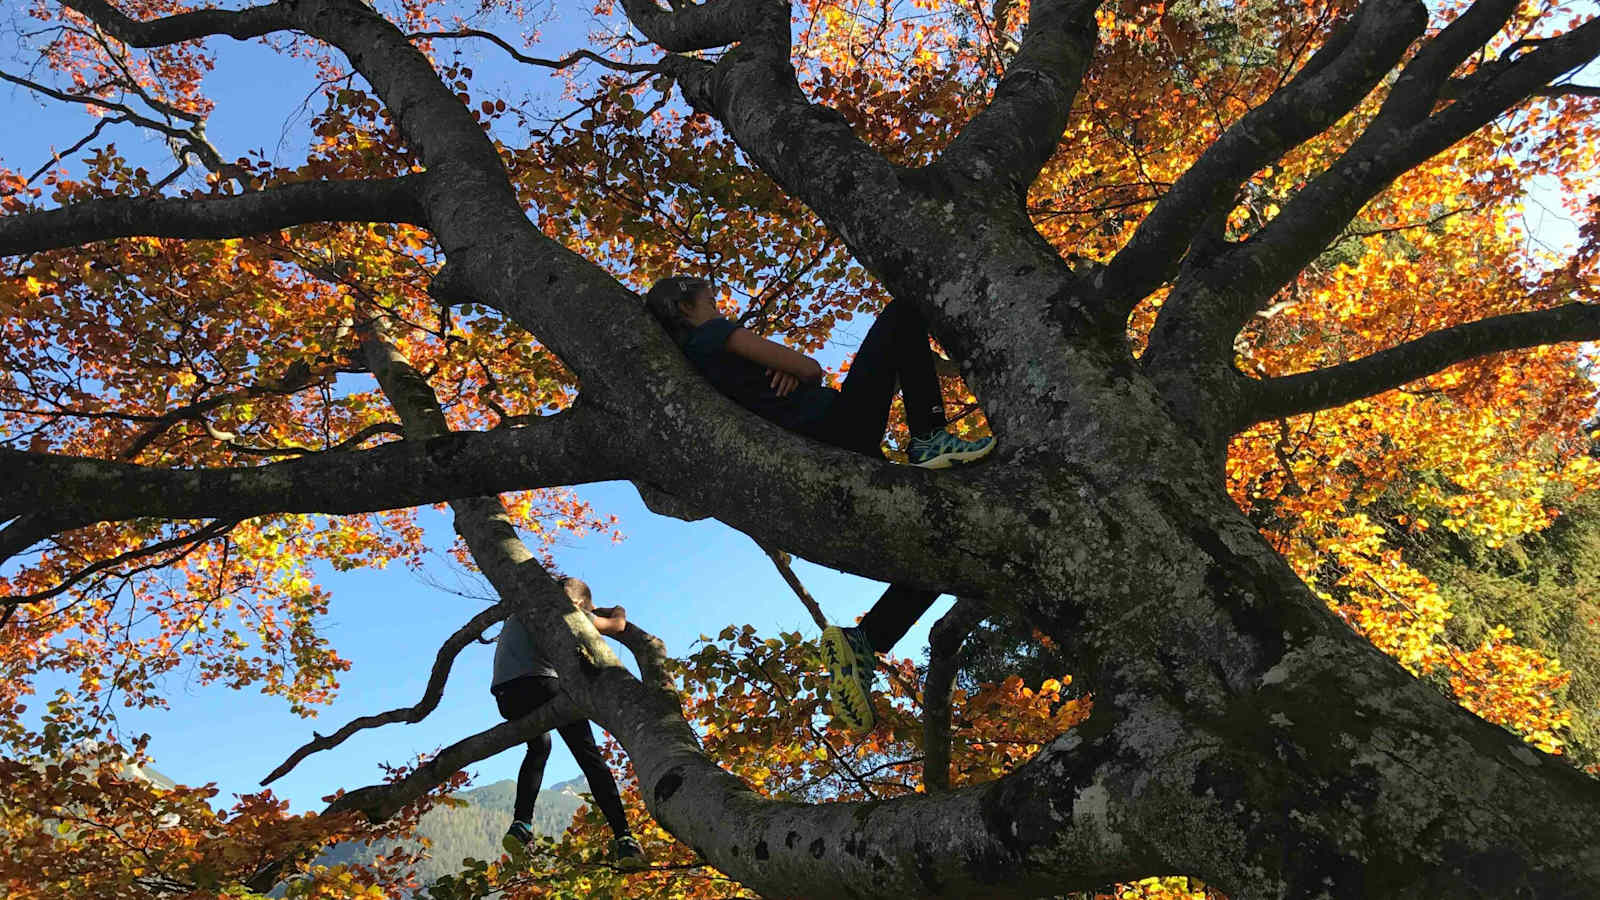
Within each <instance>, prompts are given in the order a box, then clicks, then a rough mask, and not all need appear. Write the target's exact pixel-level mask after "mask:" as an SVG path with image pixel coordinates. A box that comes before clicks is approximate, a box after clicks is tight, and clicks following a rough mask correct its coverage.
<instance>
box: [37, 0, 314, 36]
mask: <svg viewBox="0 0 1600 900" xmlns="http://www.w3.org/2000/svg"><path fill="white" fill-rule="evenodd" d="M62 4H63V5H64V6H66V7H67V8H68V9H72V10H75V11H77V12H79V13H81V14H83V15H84V16H86V17H88V18H89V20H90V21H92V22H94V23H95V24H96V25H99V26H100V27H101V28H103V29H105V31H106V33H107V34H109V35H111V36H112V37H114V38H116V39H117V40H119V41H122V42H123V43H124V44H128V45H129V46H133V47H161V46H165V45H167V44H176V43H180V42H182V41H193V40H198V39H200V38H203V37H210V36H212V35H226V36H228V37H231V38H234V39H235V40H241V41H243V40H248V39H250V38H256V37H261V36H262V35H266V34H271V33H272V32H274V31H285V30H287V29H290V28H292V27H294V26H293V23H292V21H291V19H290V10H289V7H290V4H287V3H268V4H264V5H261V6H250V7H246V8H244V9H241V10H225V9H199V10H194V11H193V12H185V13H178V14H176V15H171V16H164V17H162V18H159V19H151V20H149V21H145V22H141V21H137V20H135V19H132V18H129V17H128V15H127V14H125V13H124V12H122V10H120V9H117V8H116V7H115V6H113V5H112V4H110V3H107V2H105V0H62Z"/></svg>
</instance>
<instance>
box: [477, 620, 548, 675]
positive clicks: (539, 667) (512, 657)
mask: <svg viewBox="0 0 1600 900" xmlns="http://www.w3.org/2000/svg"><path fill="white" fill-rule="evenodd" d="M524 675H545V676H549V677H551V678H554V677H556V670H555V669H554V668H552V667H551V665H550V664H549V663H548V662H546V661H545V659H544V657H542V656H540V655H539V651H538V649H537V648H535V647H534V646H533V638H532V637H531V636H530V635H529V634H528V629H526V628H524V627H522V620H521V619H519V618H517V617H516V616H512V617H511V618H509V619H506V623H505V625H503V626H501V628H500V637H499V638H497V639H496V640H495V642H494V680H493V681H491V682H489V686H490V687H491V688H492V687H494V686H495V685H499V684H504V683H505V682H507V681H510V680H511V679H513V678H521V677H523V676H524Z"/></svg>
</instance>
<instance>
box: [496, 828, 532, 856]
mask: <svg viewBox="0 0 1600 900" xmlns="http://www.w3.org/2000/svg"><path fill="white" fill-rule="evenodd" d="M532 840H533V828H532V826H530V825H529V824H528V823H527V822H512V823H511V827H510V828H507V829H506V833H505V836H504V837H502V838H501V839H500V846H502V847H504V848H506V853H508V854H510V855H511V861H512V862H513V863H516V864H517V865H519V866H525V865H527V864H528V844H529V842H531V841H532Z"/></svg>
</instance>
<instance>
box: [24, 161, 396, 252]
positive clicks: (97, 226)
mask: <svg viewBox="0 0 1600 900" xmlns="http://www.w3.org/2000/svg"><path fill="white" fill-rule="evenodd" d="M423 180H424V176H421V175H406V176H402V177H400V178H393V179H386V180H374V181H367V180H355V181H307V182H299V183H296V184H286V185H282V186H280V187H271V188H267V189H265V190H260V191H252V192H250V193H246V194H236V195H231V196H230V195H220V196H209V197H158V198H149V199H142V198H141V199H132V198H121V197H117V198H109V199H105V200H85V201H82V202H78V203H73V204H69V205H67V206H64V207H61V208H60V209H51V210H45V211H42V212H31V213H21V214H18V215H12V216H5V217H3V218H0V256H15V255H18V254H23V253H36V252H39V251H41V250H54V249H57V248H60V247H72V246H77V245H79V244H87V243H91V242H93V241H104V240H110V239H112V238H121V237H134V236H145V237H164V238H188V239H202V240H203V239H217V238H235V237H243V236H245V235H252V234H260V233H262V232H264V231H277V230H279V229H283V228H289V227H292V226H295V225H304V224H306V223H309V222H404V223H407V224H412V225H426V224H427V216H426V214H425V213H424V212H423V209H422V206H421V205H420V204H419V203H418V201H417V192H418V191H419V190H420V188H421V185H422V182H423Z"/></svg>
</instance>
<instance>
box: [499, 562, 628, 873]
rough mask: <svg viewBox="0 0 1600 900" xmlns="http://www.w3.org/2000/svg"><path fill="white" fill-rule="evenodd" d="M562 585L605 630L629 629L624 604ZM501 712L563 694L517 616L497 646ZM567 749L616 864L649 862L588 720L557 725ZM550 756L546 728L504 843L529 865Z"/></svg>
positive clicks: (523, 711) (531, 749)
mask: <svg viewBox="0 0 1600 900" xmlns="http://www.w3.org/2000/svg"><path fill="white" fill-rule="evenodd" d="M561 587H562V589H563V590H564V591H566V593H567V597H568V598H570V599H571V600H572V602H573V604H574V605H576V606H577V607H578V608H579V609H581V610H583V611H585V612H587V613H588V614H589V618H590V619H591V620H592V621H593V622H594V627H595V630H596V631H598V632H600V633H601V634H621V633H622V631H623V629H625V628H627V627H628V617H627V611H626V610H624V609H623V608H622V607H620V606H612V607H603V608H600V609H596V608H595V606H594V598H593V596H592V595H591V594H590V593H589V586H588V585H587V584H584V583H583V582H582V581H579V580H578V579H576V578H563V579H562V580H561ZM489 691H490V693H492V694H494V699H495V703H496V704H498V705H499V707H500V715H502V716H504V717H506V718H507V719H520V718H522V717H523V716H525V715H527V714H529V713H531V712H533V711H534V710H535V709H538V708H539V707H540V706H542V705H544V704H545V703H547V702H549V701H550V700H551V699H552V698H554V697H555V696H556V695H557V694H559V693H560V692H561V685H560V679H559V678H558V677H557V675H556V670H555V669H554V668H552V667H551V665H550V663H549V662H547V661H546V660H545V659H544V658H543V657H542V656H540V655H539V651H538V650H537V649H536V648H535V647H534V643H533V638H532V637H530V636H529V635H528V630H527V629H526V628H524V627H523V625H522V622H521V621H520V620H519V619H518V618H517V617H516V616H512V617H510V618H508V619H506V622H505V625H504V626H503V627H502V628H501V629H500V637H499V638H497V639H496V640H495V645H494V679H493V681H492V683H491V685H490V687H489ZM556 732H557V733H558V734H560V735H561V739H562V740H563V741H565V742H566V744H567V749H568V750H571V751H572V757H573V759H576V760H577V761H578V768H580V769H582V770H583V777H584V778H585V779H587V780H588V782H589V793H590V794H591V795H592V796H593V797H594V805H595V806H596V807H598V808H599V809H600V812H601V814H602V815H604V816H605V817H606V823H607V824H609V825H610V826H611V833H612V834H613V835H614V836H615V837H614V839H613V841H612V851H613V854H614V856H615V857H616V861H617V865H618V866H619V867H622V868H628V869H633V868H640V867H643V866H644V865H645V857H644V851H643V850H641V849H640V847H639V842H638V841H637V840H635V839H634V837H633V835H632V834H631V833H630V832H629V831H628V819H627V817H626V816H625V815H623V812H622V798H621V797H620V796H619V795H618V793H617V782H616V781H615V779H613V778H612V777H611V770H610V769H609V768H607V767H606V762H605V759H604V758H603V757H601V756H600V748H599V747H598V746H596V745H595V742H594V733H593V732H592V731H590V730H589V723H588V722H586V721H579V722H573V723H572V724H570V725H563V726H561V727H560V728H558V729H556ZM549 758H550V732H548V731H547V732H545V733H543V734H541V735H539V736H538V737H536V738H534V739H533V740H531V741H529V742H528V752H527V755H525V756H524V757H523V758H522V768H520V769H519V770H518V771H517V799H516V805H515V807H514V808H513V810H512V822H511V827H510V828H508V829H506V834H505V837H503V838H501V841H500V843H501V845H502V846H504V847H505V848H506V852H508V853H510V854H511V858H512V859H513V860H515V861H517V862H518V863H525V862H526V861H527V858H528V850H527V847H528V842H529V841H532V840H533V825H532V822H533V805H534V801H535V800H537V799H538V797H539V785H540V783H541V782H542V781H543V780H544V764H545V762H546V761H547V760H548V759H549Z"/></svg>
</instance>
